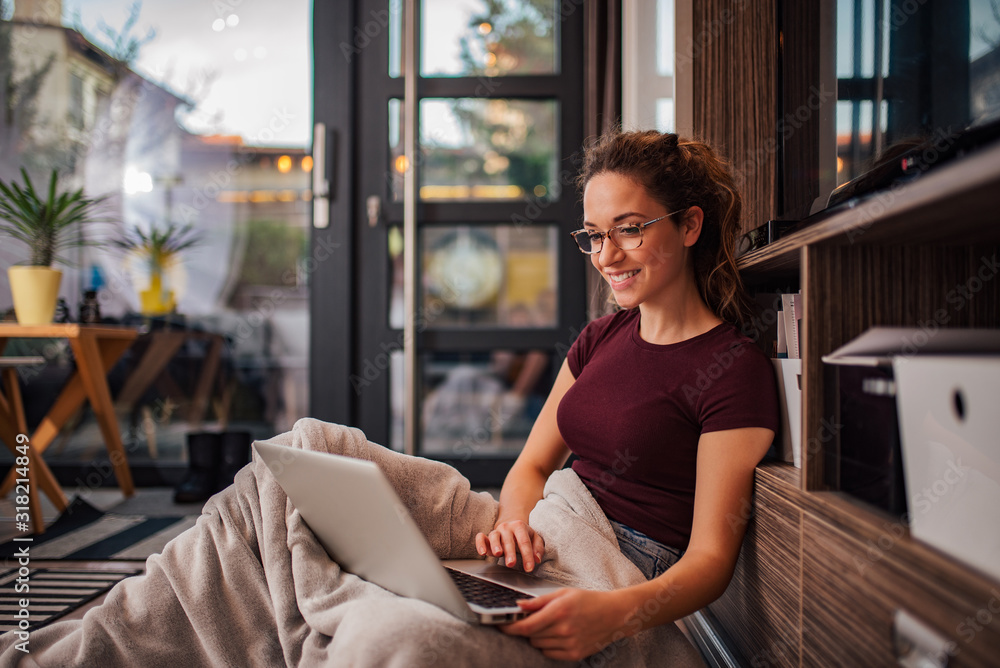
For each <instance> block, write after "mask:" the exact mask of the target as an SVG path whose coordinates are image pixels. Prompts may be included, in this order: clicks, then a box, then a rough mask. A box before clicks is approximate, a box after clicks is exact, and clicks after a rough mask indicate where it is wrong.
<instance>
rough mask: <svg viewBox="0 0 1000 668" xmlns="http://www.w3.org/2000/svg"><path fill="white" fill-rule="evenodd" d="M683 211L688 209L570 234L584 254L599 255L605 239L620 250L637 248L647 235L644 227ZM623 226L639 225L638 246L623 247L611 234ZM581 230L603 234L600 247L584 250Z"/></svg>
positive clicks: (589, 233) (588, 233)
mask: <svg viewBox="0 0 1000 668" xmlns="http://www.w3.org/2000/svg"><path fill="white" fill-rule="evenodd" d="M689 208H691V207H688V209H689ZM682 211H687V209H678V210H677V211H672V212H670V213H667V214H664V215H662V216H660V217H659V218H654V219H653V220H649V221H646V222H645V223H639V224H635V223H622V224H621V225H615V226H614V227H612V228H611V229H610V230H608V231H607V232H601V231H600V230H595V229H587V228H586V227H581V228H580V229H579V230H576V231H575V232H570V233H569V234H570V236H571V237H573V241H575V242H576V247H577V248H579V249H580V252H581V253H583V254H584V255H597V254H598V253H600V252H601V251H602V250H604V240H605V239H611V243H613V244H614V245H615V247H616V248H618V250H623V251H630V250H636V248H640V247H641V246H642V240H643V239H644V238H645V236H644V235H643V233H642V231H643V229H645V228H646V227H648V226H649V225H652V224H653V223H658V222H660V221H661V220H664V219H666V218H669V217H670V216H673V215H674V214H677V213H681V212H682ZM621 227H637V228H639V245H638V246H636V247H635V248H622V247H621V246H620V245H619V244H618V242H617V241H615V240H614V238H613V237H612V236H611V233H612V232H614V231H615V230H617V229H619V228H621ZM581 232H586V233H587V236H590V235H591V234H594V233H595V232H596V233H597V234H599V235H600V236H601V242H600V247H599V248H598V249H597V250H589V251H585V250H583V247H582V246H580V240H579V239H578V238H577V236H576V235H578V234H580V233H581Z"/></svg>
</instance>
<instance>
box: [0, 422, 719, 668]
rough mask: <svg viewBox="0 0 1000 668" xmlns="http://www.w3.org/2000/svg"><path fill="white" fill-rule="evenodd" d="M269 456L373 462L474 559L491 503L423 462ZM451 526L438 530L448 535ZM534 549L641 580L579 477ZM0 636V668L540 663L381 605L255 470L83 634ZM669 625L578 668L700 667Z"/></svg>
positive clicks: (83, 624) (323, 435)
mask: <svg viewBox="0 0 1000 668" xmlns="http://www.w3.org/2000/svg"><path fill="white" fill-rule="evenodd" d="M273 440H274V441H275V442H278V443H281V444H283V445H287V446H290V447H294V448H306V449H310V450H322V451H328V452H335V453H341V454H346V455H350V456H354V457H360V458H364V459H370V460H373V461H375V462H376V463H377V464H378V465H379V466H380V467H381V468H382V470H383V471H384V472H385V473H386V475H387V477H388V478H389V480H390V481H391V482H392V483H393V485H394V486H395V488H396V489H397V491H398V492H399V494H400V496H401V497H402V499H403V501H404V502H405V503H406V504H407V506H408V507H409V508H410V509H411V512H412V513H413V515H414V517H415V519H416V521H417V522H418V524H419V525H420V527H421V529H422V530H423V532H424V533H425V535H426V536H427V538H428V540H429V541H430V543H431V545H432V546H433V548H434V549H435V551H436V552H437V553H438V554H439V555H440V556H441V557H448V558H474V557H475V556H476V555H475V548H474V542H473V538H474V536H475V534H476V532H478V531H482V530H486V529H489V528H491V527H492V525H493V522H494V520H495V517H496V503H495V502H494V500H493V499H492V497H490V495H489V494H486V493H473V492H471V491H470V488H469V483H468V481H467V480H466V479H465V478H463V477H462V476H461V475H459V474H458V473H457V472H456V471H455V470H454V469H452V468H451V467H448V466H446V465H443V464H441V463H438V462H432V461H429V460H425V459H417V458H412V457H405V456H404V455H400V454H397V453H394V452H392V451H390V450H388V449H386V448H382V447H380V446H377V445H374V444H371V443H369V442H368V441H367V440H366V439H365V437H364V434H362V433H361V432H360V431H358V430H356V429H350V428H347V427H342V426H339V425H333V424H329V423H324V422H319V421H317V420H310V419H306V420H301V421H299V422H298V423H296V425H295V426H294V428H293V429H292V431H290V432H288V433H285V434H282V435H280V436H278V437H276V438H275V439H273ZM448 520H450V521H448ZM530 521H531V523H532V525H533V526H534V527H535V528H536V529H537V530H538V531H540V532H541V534H542V535H543V536H544V537H545V541H546V546H547V547H546V555H545V560H544V563H543V564H542V566H541V569H540V572H541V573H542V574H544V575H547V576H548V577H552V578H556V579H558V580H560V581H562V582H565V583H566V584H569V585H574V586H579V587H586V588H591V589H610V588H615V587H622V586H626V585H629V584H634V583H637V582H640V581H642V577H643V576H642V575H641V574H640V572H639V571H638V569H636V568H635V566H633V564H632V563H631V562H630V561H628V560H627V559H626V558H625V557H624V556H622V554H621V552H620V551H619V550H618V545H617V541H616V539H615V536H614V533H613V531H612V529H611V527H610V525H609V524H608V521H607V519H606V518H605V516H604V514H603V513H602V512H601V510H600V508H599V507H598V506H597V504H596V503H595V501H594V500H593V498H592V497H591V496H590V494H589V492H588V491H587V489H586V488H585V487H584V486H583V484H582V483H581V482H580V480H579V478H577V477H576V475H575V474H574V473H573V472H572V471H569V470H566V471H560V472H557V473H556V474H554V475H553V476H552V478H551V479H550V480H549V483H548V484H547V485H546V490H545V498H544V500H543V501H541V502H539V504H538V506H537V507H536V509H535V511H534V512H533V513H532V516H531V518H530ZM16 641H17V639H16V637H15V636H13V634H10V633H8V634H6V635H4V636H2V637H0V666H15V665H16V666H36V665H37V666H102V667H107V666H129V667H131V666H144V667H146V668H153V667H155V666H170V667H171V668H173V667H175V666H212V667H216V666H241V667H243V666H267V667H269V668H270V667H274V666H281V665H288V666H400V667H403V666H405V667H406V668H413V667H417V666H504V667H505V668H513V667H520V666H549V665H553V666H554V665H566V664H565V663H562V662H555V661H550V660H547V659H545V658H544V657H543V656H542V655H541V653H539V652H538V651H537V650H535V649H534V648H532V647H531V646H530V645H529V644H528V643H527V641H526V640H524V639H522V638H515V637H509V636H506V635H504V634H503V633H501V632H499V631H498V630H496V629H493V628H489V627H481V626H475V625H470V624H467V623H465V622H462V621H459V620H457V619H455V618H454V617H452V616H451V615H449V614H448V613H446V612H444V611H442V610H440V609H439V608H437V607H435V606H433V605H430V604H428V603H424V602H422V601H416V600H412V599H405V598H401V597H399V596H396V595H394V594H391V593H389V592H387V591H385V590H384V589H381V588H380V587H378V586H376V585H373V584H370V583H368V582H365V581H363V580H361V579H359V578H358V577H356V576H354V575H351V574H349V573H346V572H344V571H342V570H341V569H340V567H339V566H338V565H337V564H336V563H335V562H333V561H332V560H331V559H330V558H329V557H328V555H327V554H326V552H325V551H324V550H323V548H322V547H321V546H320V545H319V543H318V542H317V541H316V539H315V537H314V536H313V534H312V532H311V531H310V530H309V529H308V527H307V526H306V525H305V524H304V523H303V522H302V520H301V518H300V516H299V514H298V512H297V511H296V510H295V509H294V508H293V507H292V506H291V504H290V503H289V502H288V500H287V498H286V496H285V494H284V492H283V490H282V489H281V487H280V486H279V485H278V484H277V482H275V480H274V478H273V477H272V475H271V473H270V471H269V470H268V469H267V467H266V466H265V465H264V463H263V462H261V461H260V460H258V459H256V458H255V460H254V461H253V463H251V464H250V465H248V466H247V467H246V468H244V469H243V470H242V471H241V472H240V474H239V475H238V476H237V479H236V482H235V483H234V485H233V486H232V487H230V488H228V489H227V490H225V491H223V492H221V493H219V494H217V495H216V496H214V497H213V498H212V499H211V500H209V502H208V503H207V504H206V506H205V509H204V513H203V514H202V516H201V517H200V518H199V520H198V522H197V524H196V525H195V526H194V527H193V528H191V529H190V530H188V531H186V532H185V533H183V534H181V535H180V536H178V537H177V538H175V539H174V540H173V541H171V542H170V543H169V544H167V546H166V547H165V548H164V550H163V553H162V554H158V555H153V556H151V557H150V558H149V559H148V560H147V562H146V573H145V574H144V575H141V576H136V577H133V578H128V579H126V580H124V581H122V582H121V583H119V584H118V585H117V586H116V587H115V588H114V589H112V590H111V592H110V593H109V595H108V597H107V599H106V600H105V602H104V603H103V604H102V605H100V606H98V607H96V608H94V609H92V610H90V611H89V612H88V613H87V614H86V615H85V616H84V618H83V619H82V620H76V621H66V622H58V623H55V624H51V625H49V626H47V627H45V628H42V629H39V630H37V631H34V632H32V633H31V637H30V645H29V648H30V654H24V653H22V652H21V651H19V650H18V649H16V648H15V646H14V644H15V642H16ZM700 664H701V662H700V659H699V658H698V657H697V653H696V652H695V651H694V649H693V647H692V646H691V645H690V644H689V643H688V642H687V641H686V639H685V638H684V636H683V635H682V634H681V633H680V631H679V630H678V629H677V627H676V626H674V625H672V624H671V625H666V626H663V627H660V628H658V629H654V630H652V631H646V632H643V633H641V634H639V635H637V636H634V637H632V638H629V639H626V640H623V641H620V642H618V643H616V644H615V645H612V646H610V647H609V648H607V649H606V650H605V651H604V652H602V653H600V654H597V655H594V656H593V657H591V658H590V659H588V660H587V661H584V662H583V665H591V666H629V667H634V666H661V665H662V666H667V665H669V666H685V665H700Z"/></svg>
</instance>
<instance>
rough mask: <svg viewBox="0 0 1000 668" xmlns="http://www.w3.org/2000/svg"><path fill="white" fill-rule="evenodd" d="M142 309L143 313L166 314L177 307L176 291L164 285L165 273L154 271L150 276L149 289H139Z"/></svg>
mask: <svg viewBox="0 0 1000 668" xmlns="http://www.w3.org/2000/svg"><path fill="white" fill-rule="evenodd" d="M139 303H140V306H139V308H140V310H141V312H142V314H143V315H165V314H167V313H173V312H174V310H175V309H176V308H177V302H176V300H175V299H174V291H173V290H167V289H164V287H163V273H162V272H160V271H154V272H153V273H152V275H151V276H150V277H149V289H148V290H140V291H139Z"/></svg>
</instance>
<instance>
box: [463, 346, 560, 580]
mask: <svg viewBox="0 0 1000 668" xmlns="http://www.w3.org/2000/svg"><path fill="white" fill-rule="evenodd" d="M574 380H575V379H574V378H573V373H572V372H571V371H570V370H569V365H568V364H567V363H566V362H563V365H562V368H561V369H559V375H558V376H557V377H556V382H555V384H554V385H553V387H552V391H551V392H550V393H549V396H548V398H547V399H546V400H545V404H544V405H543V406H542V410H541V412H540V413H539V415H538V418H537V419H536V420H535V424H534V425H533V426H532V427H531V433H529V434H528V440H527V441H526V442H525V444H524V449H523V450H521V454H519V455H518V457H517V460H516V461H515V462H514V466H512V467H511V469H510V472H509V473H508V474H507V477H506V478H505V479H504V483H503V487H502V488H501V490H500V512H499V515H498V516H497V523H496V526H495V527H494V529H493V531H491V532H490V533H489V534H483V533H481V534H478V535H477V536H476V549H477V550H478V551H479V554H480V555H482V556H486V555H492V556H494V557H499V556H503V557H504V561H505V562H506V564H507V565H508V566H513V565H515V564H516V563H517V556H518V553H520V555H521V562H522V564H523V565H524V570H526V571H531V570H533V569H534V568H535V565H536V564H537V563H538V562H539V561H541V558H542V554H543V553H544V552H545V542H544V541H543V540H542V537H541V536H539V535H538V534H536V533H535V531H534V530H533V529H532V528H531V527H530V526H528V514H529V513H531V511H532V509H533V508H534V507H535V504H536V503H538V501H539V499H541V498H542V490H543V489H544V488H545V481H546V480H547V479H548V477H549V476H550V475H551V474H552V472H553V471H555V470H556V469H558V468H559V467H561V466H562V465H563V464H565V463H566V460H567V459H568V458H569V448H567V447H566V444H565V443H563V440H562V436H561V435H560V434H559V428H558V426H556V410H557V409H558V407H559V402H560V401H561V400H562V398H563V395H564V394H566V391H567V390H568V389H569V388H570V386H571V385H573V382H574Z"/></svg>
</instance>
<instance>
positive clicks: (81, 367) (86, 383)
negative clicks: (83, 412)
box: [70, 336, 135, 496]
mask: <svg viewBox="0 0 1000 668" xmlns="http://www.w3.org/2000/svg"><path fill="white" fill-rule="evenodd" d="M70 345H71V346H72V348H73V354H74V355H75V356H76V362H77V371H78V372H79V375H80V380H81V381H82V383H83V387H84V390H85V392H86V394H87V398H88V399H89V400H90V406H91V408H92V409H93V411H94V416H95V417H96V418H97V424H98V425H99V426H100V428H101V434H102V435H103V436H104V443H105V445H106V446H107V448H108V457H109V458H110V460H111V466H112V467H113V468H114V470H115V477H116V478H117V479H118V486H119V487H120V488H121V490H122V493H123V494H124V495H125V496H132V495H133V494H134V493H135V487H134V485H133V483H132V472H131V471H130V470H129V467H128V458H127V457H126V456H125V448H124V447H123V446H122V440H121V434H120V433H119V432H118V418H117V416H116V415H115V407H114V404H113V403H112V402H111V391H110V390H109V389H108V380H107V369H108V367H105V366H104V364H103V361H102V359H101V357H102V355H101V349H100V346H99V345H98V342H97V341H96V340H95V339H94V338H93V337H90V336H80V337H79V338H75V339H70Z"/></svg>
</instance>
